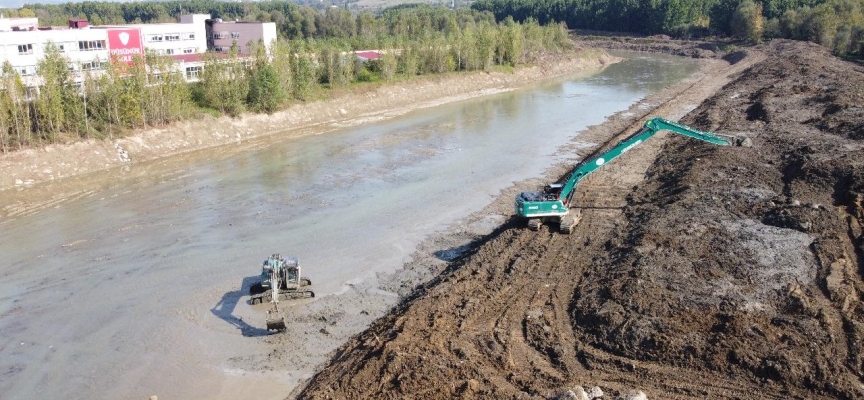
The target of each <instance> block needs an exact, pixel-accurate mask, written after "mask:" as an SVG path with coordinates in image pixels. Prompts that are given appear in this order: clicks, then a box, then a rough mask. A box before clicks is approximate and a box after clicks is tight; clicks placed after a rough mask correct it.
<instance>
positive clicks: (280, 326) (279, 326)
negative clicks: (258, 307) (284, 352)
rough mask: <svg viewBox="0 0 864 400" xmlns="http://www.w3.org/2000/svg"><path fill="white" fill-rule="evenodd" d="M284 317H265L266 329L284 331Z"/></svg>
mask: <svg viewBox="0 0 864 400" xmlns="http://www.w3.org/2000/svg"><path fill="white" fill-rule="evenodd" d="M285 326H286V325H285V318H284V317H273V318H267V330H268V331H284V330H285Z"/></svg>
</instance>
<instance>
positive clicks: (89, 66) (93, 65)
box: [81, 61, 103, 71]
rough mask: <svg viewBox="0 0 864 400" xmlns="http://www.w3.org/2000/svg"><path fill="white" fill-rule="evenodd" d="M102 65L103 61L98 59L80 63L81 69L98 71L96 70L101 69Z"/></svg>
mask: <svg viewBox="0 0 864 400" xmlns="http://www.w3.org/2000/svg"><path fill="white" fill-rule="evenodd" d="M102 67H103V63H101V62H99V61H92V62H83V63H81V70H82V71H98V70H100V69H102Z"/></svg>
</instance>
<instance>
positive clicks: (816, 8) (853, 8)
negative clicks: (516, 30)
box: [471, 0, 864, 57]
mask: <svg viewBox="0 0 864 400" xmlns="http://www.w3.org/2000/svg"><path fill="white" fill-rule="evenodd" d="M471 7H472V9H474V10H476V11H488V12H491V13H492V14H494V15H495V18H496V19H497V20H503V19H505V18H507V17H512V18H514V19H515V20H516V21H525V20H526V19H528V18H533V19H536V20H538V21H539V22H540V24H546V23H550V22H555V21H557V22H564V23H566V24H567V26H568V27H569V28H574V29H594V30H604V31H623V32H633V33H643V34H661V33H662V34H668V35H672V36H676V37H701V36H707V35H727V36H734V37H737V38H740V39H744V40H748V41H752V42H759V41H761V40H763V39H766V38H789V39H798V40H809V41H812V42H815V43H819V44H822V45H824V46H827V47H829V48H831V49H832V50H833V51H834V52H835V53H837V54H841V55H854V56H858V57H861V56H864V0H651V1H641V0H477V1H476V2H475V3H474V4H473V5H472V6H471Z"/></svg>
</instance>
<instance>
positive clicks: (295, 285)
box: [249, 253, 315, 331]
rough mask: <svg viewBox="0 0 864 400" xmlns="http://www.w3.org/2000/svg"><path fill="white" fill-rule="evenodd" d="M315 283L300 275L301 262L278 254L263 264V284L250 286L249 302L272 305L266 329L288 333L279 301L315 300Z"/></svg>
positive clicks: (261, 282) (268, 312) (268, 313)
mask: <svg viewBox="0 0 864 400" xmlns="http://www.w3.org/2000/svg"><path fill="white" fill-rule="evenodd" d="M311 285H312V281H311V280H310V279H309V278H305V277H302V276H300V261H299V260H298V259H297V258H294V257H290V256H288V257H284V256H282V255H281V254H278V253H275V254H272V255H271V256H270V257H268V258H267V259H266V260H264V263H263V264H262V265H261V281H260V282H258V283H255V284H254V285H252V286H251V287H249V295H250V296H251V299H250V302H251V303H252V304H260V303H263V302H265V301H269V302H270V303H271V304H272V307H271V309H270V310H268V311H267V330H275V331H283V330H285V319H284V317H283V316H282V314H281V313H280V312H279V306H278V304H279V300H285V299H299V298H306V297H315V292H313V291H312V290H310V289H309V286H311Z"/></svg>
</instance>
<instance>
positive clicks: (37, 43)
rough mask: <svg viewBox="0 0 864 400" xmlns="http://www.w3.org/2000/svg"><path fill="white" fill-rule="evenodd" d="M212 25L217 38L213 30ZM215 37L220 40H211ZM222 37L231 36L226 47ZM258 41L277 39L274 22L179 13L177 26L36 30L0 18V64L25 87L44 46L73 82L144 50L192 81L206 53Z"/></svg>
mask: <svg viewBox="0 0 864 400" xmlns="http://www.w3.org/2000/svg"><path fill="white" fill-rule="evenodd" d="M214 26H215V27H217V29H219V30H218V31H217V32H219V33H218V34H214V32H213V31H212V28H213V27H214ZM223 26H224V27H223ZM223 32H226V33H225V34H223ZM214 35H215V36H216V37H219V38H220V39H216V40H215V41H214ZM225 35H227V36H228V37H229V38H231V40H230V41H228V42H227V45H226V44H224V43H225V42H224V41H223V39H222V36H225ZM258 39H263V40H264V42H265V43H266V45H267V46H268V48H269V46H270V45H271V44H272V42H273V41H274V40H275V39H276V24H275V23H272V22H267V23H258V22H250V23H223V22H221V20H212V19H211V18H210V15H209V14H191V15H182V16H181V17H180V22H178V23H167V24H134V25H105V26H89V25H88V24H87V21H85V20H70V21H69V26H68V27H59V28H58V27H48V28H41V27H39V26H38V22H37V20H36V19H35V18H0V63H3V62H5V61H9V62H10V63H11V64H12V66H13V67H14V69H15V70H16V71H17V72H18V73H19V74H21V76H22V78H23V80H24V82H25V84H26V85H28V86H35V85H38V83H39V82H37V81H36V73H37V71H36V68H37V65H38V63H39V60H41V59H42V58H43V57H44V55H45V49H46V46H48V44H49V43H54V44H55V45H56V46H58V47H59V48H60V51H61V52H62V53H63V55H64V56H65V57H66V58H67V59H68V60H69V69H70V70H71V71H74V73H75V77H76V81H80V79H81V77H82V76H83V72H84V71H101V70H103V69H104V68H105V67H106V66H107V64H108V63H109V62H110V60H112V59H115V60H120V61H126V62H131V60H132V57H134V56H135V55H136V54H138V55H143V54H144V51H145V49H148V50H154V51H156V52H157V53H158V54H165V55H170V56H171V57H173V58H174V59H175V61H176V62H177V66H176V68H177V69H178V70H179V71H183V72H185V76H186V79H187V80H189V81H195V80H197V79H198V74H199V73H200V72H201V69H202V66H203V57H202V54H203V53H204V52H206V51H207V50H208V49H211V50H214V51H217V52H225V51H227V49H228V48H230V46H231V43H233V41H234V40H237V43H238V45H240V46H241V52H242V50H246V43H248V41H249V40H255V41H257V40H258ZM215 43H219V44H218V45H217V44H215ZM226 46H227V47H226ZM244 53H245V52H244Z"/></svg>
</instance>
